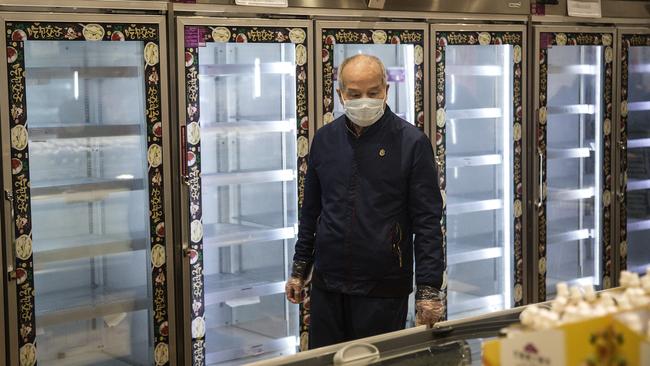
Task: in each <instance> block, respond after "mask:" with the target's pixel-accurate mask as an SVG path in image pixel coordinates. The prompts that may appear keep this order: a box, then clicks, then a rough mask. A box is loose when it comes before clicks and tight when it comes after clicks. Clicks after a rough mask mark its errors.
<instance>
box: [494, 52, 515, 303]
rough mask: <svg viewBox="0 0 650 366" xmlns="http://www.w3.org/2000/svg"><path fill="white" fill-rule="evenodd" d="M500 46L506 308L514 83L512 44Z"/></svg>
mask: <svg viewBox="0 0 650 366" xmlns="http://www.w3.org/2000/svg"><path fill="white" fill-rule="evenodd" d="M497 47H498V48H501V49H502V50H503V59H502V60H503V61H502V62H503V63H502V67H503V72H502V73H501V80H502V82H503V87H502V91H503V95H501V104H502V107H501V108H502V109H501V112H502V114H501V115H502V116H503V118H502V121H503V125H502V126H501V127H500V128H501V130H502V131H503V137H502V138H503V140H502V143H503V159H501V160H502V161H503V165H502V166H501V173H502V174H503V178H502V179H503V226H504V227H503V281H504V283H503V288H504V291H503V306H504V308H509V307H511V301H512V296H511V295H510V291H511V290H510V289H511V287H512V284H511V277H512V275H511V271H512V265H511V263H510V256H511V247H510V241H511V237H512V234H511V230H512V213H511V205H512V188H511V185H510V183H511V181H512V177H511V175H510V172H511V166H512V162H511V156H510V155H511V152H510V144H511V143H512V142H511V141H512V139H511V137H510V133H511V132H510V131H511V129H512V112H511V106H512V98H513V97H512V90H511V85H512V79H511V78H512V76H513V72H512V62H513V59H512V56H511V53H510V51H511V47H512V46H497ZM497 51H498V50H497Z"/></svg>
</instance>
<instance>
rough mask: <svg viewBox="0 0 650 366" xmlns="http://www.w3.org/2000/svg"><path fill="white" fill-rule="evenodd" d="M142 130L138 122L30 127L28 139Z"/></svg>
mask: <svg viewBox="0 0 650 366" xmlns="http://www.w3.org/2000/svg"><path fill="white" fill-rule="evenodd" d="M143 130H144V127H143V126H140V125H138V124H128V125H126V124H120V125H70V126H56V127H30V128H29V139H30V141H32V142H40V141H48V140H54V139H81V138H98V137H118V136H138V135H140V134H142V133H143Z"/></svg>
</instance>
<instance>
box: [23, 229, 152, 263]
mask: <svg viewBox="0 0 650 366" xmlns="http://www.w3.org/2000/svg"><path fill="white" fill-rule="evenodd" d="M34 244H35V245H34V248H35V250H34V264H35V270H36V271H37V272H38V271H39V270H42V269H44V268H45V266H44V264H46V263H51V262H58V261H68V260H74V259H81V258H93V257H100V256H103V255H111V254H119V253H127V252H133V251H137V250H144V249H146V248H147V246H148V244H149V240H148V238H147V236H146V235H145V234H144V233H137V234H135V235H133V236H128V235H89V236H86V237H73V238H63V239H54V240H51V239H45V240H43V245H41V244H40V241H39V240H34ZM39 247H48V248H52V249H45V250H38V248H39Z"/></svg>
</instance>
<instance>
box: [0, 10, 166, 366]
mask: <svg viewBox="0 0 650 366" xmlns="http://www.w3.org/2000/svg"><path fill="white" fill-rule="evenodd" d="M31 3H36V2H31ZM31 3H30V4H31ZM38 3H39V6H40V4H42V2H38ZM21 4H22V2H21ZM84 4H86V2H84ZM104 5H106V4H104ZM122 5H123V6H125V5H126V3H122ZM152 5H153V4H152ZM159 7H160V4H158V5H157V6H156V9H158V10H160V9H159ZM6 22H43V23H46V22H52V23H57V22H61V23H63V22H83V23H86V24H87V23H89V22H97V23H100V24H114V23H139V24H151V25H154V26H157V27H158V43H159V45H158V48H159V65H160V75H159V78H160V79H159V80H160V84H159V85H160V91H159V93H160V97H159V101H160V105H159V106H158V110H159V113H160V115H159V117H158V120H159V121H160V122H161V124H162V129H163V131H169V128H170V121H169V113H168V110H169V100H168V95H167V90H168V89H169V87H168V79H167V78H168V67H167V63H166V61H167V40H166V35H167V33H166V28H165V25H166V20H165V16H161V15H132V14H124V15H122V14H119V15H113V14H69V13H39V12H2V13H0V31H2V32H3V34H6ZM0 48H1V50H0V56H1V57H4V60H6V59H7V51H6V49H7V42H6V37H2V38H1V39H0ZM7 72H8V70H7V63H6V62H4V61H3V62H0V85H2V87H3V88H5V90H8V82H9V80H8V76H7ZM143 82H144V79H143ZM8 99H9V98H8V97H7V98H0V107H1V108H2V114H1V117H2V122H1V123H0V131H1V135H2V136H7V137H8V136H9V135H10V129H9V120H10V118H9V105H8ZM163 136H164V135H163ZM7 137H5V138H7ZM161 139H162V138H161ZM166 140H167V141H165V140H163V141H162V144H161V147H162V150H163V157H162V164H161V166H162V167H167V168H166V169H163V170H162V182H161V184H163V183H167V184H164V188H163V190H162V191H161V193H162V194H163V196H162V197H167V199H163V201H164V202H162V203H161V205H160V208H159V212H161V213H162V215H163V216H162V217H163V221H162V222H163V225H164V226H163V227H164V239H161V243H163V244H164V247H163V250H164V253H165V263H164V264H163V266H166V270H165V268H164V267H163V266H161V267H160V268H162V269H161V271H163V272H162V273H165V275H163V276H162V282H160V286H162V287H161V289H162V288H164V287H166V290H163V291H162V292H161V293H160V295H159V300H160V301H161V303H160V304H159V306H162V308H161V309H159V310H160V311H161V313H160V314H161V315H160V318H161V319H162V320H164V321H163V322H162V323H161V328H162V326H163V325H164V322H168V323H167V326H168V335H167V337H164V336H162V337H161V338H160V341H156V338H155V337H154V339H153V341H154V345H153V346H154V347H156V346H159V347H160V348H161V353H166V354H167V355H168V357H169V361H168V362H166V363H165V364H171V365H175V364H176V362H175V360H174V358H175V354H176V347H175V342H173V341H172V340H173V339H175V337H176V327H175V311H174V304H175V293H174V282H173V280H171V281H170V280H169V279H170V278H173V274H174V266H173V229H172V227H173V225H172V223H173V221H174V219H173V214H172V210H171V208H172V207H171V199H170V198H171V195H172V188H171V174H172V173H171V169H170V167H171V151H170V150H171V149H170V146H171V145H170V139H169V138H167V139H166ZM3 142H4V143H2V144H1V145H2V163H3V164H2V166H3V167H9V166H11V165H10V158H11V156H10V155H11V149H10V144H9V143H7V142H8V140H4V141H3ZM2 182H3V184H2V185H3V187H12V174H11V171H8V170H7V169H4V170H3V171H2ZM147 184H148V186H149V188H150V185H151V184H150V180H149V182H148V183H147ZM150 198H151V195H150ZM149 204H150V205H151V202H149ZM11 206H12V205H11V204H10V203H8V201H7V200H4V201H3V209H4V222H3V225H4V228H5V230H4V231H5V232H4V240H3V241H4V242H7V243H14V239H13V238H12V236H13V232H14V230H13V229H14V225H13V218H12V211H11V210H12V207H11ZM165 217H166V218H165ZM165 224H166V225H165ZM148 226H150V225H148ZM12 252H13V249H9V248H6V254H7V256H8V257H11V258H14V259H15V256H14V255H12V254H13V253H12ZM30 260H31V261H32V263H33V259H30ZM12 263H15V260H12ZM7 270H9V268H7ZM153 271H154V269H153V268H152V272H150V275H151V276H152V278H151V283H152V285H153V284H154V283H155V282H156V279H155V278H153ZM154 286H155V285H154ZM7 294H8V296H7V304H8V305H9V304H16V305H11V306H8V308H7V309H6V313H7V314H8V316H9V319H8V324H7V327H6V329H12V330H13V331H11V332H10V333H9V337H8V338H9V340H8V343H9V350H8V352H7V353H8V354H9V359H10V364H12V365H17V364H18V362H19V361H18V360H19V357H18V351H19V350H18V337H17V335H18V322H17V318H18V313H17V301H18V294H17V290H16V287H15V286H8V289H7ZM153 296H154V297H155V296H156V294H155V292H154V293H153ZM151 306H152V307H151V308H152V311H153V312H154V313H155V312H156V309H155V307H156V304H155V301H154V299H153V298H152V304H151ZM34 316H35V312H34V310H33V309H32V317H34ZM154 318H155V316H154ZM150 321H151V325H152V326H154V325H155V324H156V320H155V319H150ZM33 331H35V330H33ZM151 331H152V332H155V330H153V329H151ZM159 331H160V330H159ZM164 338H166V340H165V339H164ZM164 348H166V350H164ZM165 351H166V352H165ZM152 356H154V355H152Z"/></svg>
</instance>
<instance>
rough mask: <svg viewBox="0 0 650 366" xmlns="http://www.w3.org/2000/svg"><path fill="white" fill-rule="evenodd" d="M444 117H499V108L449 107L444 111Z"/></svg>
mask: <svg viewBox="0 0 650 366" xmlns="http://www.w3.org/2000/svg"><path fill="white" fill-rule="evenodd" d="M445 115H446V117H447V119H448V120H450V119H479V118H501V116H502V111H501V108H472V109H450V110H447V111H446V114H445Z"/></svg>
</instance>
